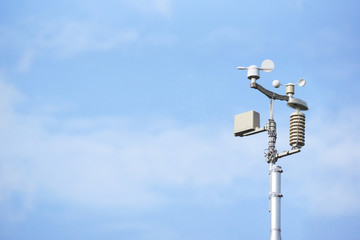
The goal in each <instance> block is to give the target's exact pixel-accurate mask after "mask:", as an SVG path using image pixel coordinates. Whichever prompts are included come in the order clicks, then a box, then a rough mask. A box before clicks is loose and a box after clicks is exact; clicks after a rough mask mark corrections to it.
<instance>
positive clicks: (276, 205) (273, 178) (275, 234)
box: [269, 163, 282, 240]
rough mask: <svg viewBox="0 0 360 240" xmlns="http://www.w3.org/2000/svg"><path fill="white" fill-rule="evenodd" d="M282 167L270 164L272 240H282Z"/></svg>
mask: <svg viewBox="0 0 360 240" xmlns="http://www.w3.org/2000/svg"><path fill="white" fill-rule="evenodd" d="M281 173H282V169H281V167H280V166H275V165H274V164H273V163H270V172H269V175H270V193H269V199H270V240H281V220H280V217H281V197H282V194H281V175H280V174H281Z"/></svg>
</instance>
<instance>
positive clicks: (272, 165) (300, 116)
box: [234, 59, 309, 240]
mask: <svg viewBox="0 0 360 240" xmlns="http://www.w3.org/2000/svg"><path fill="white" fill-rule="evenodd" d="M237 69H239V70H247V78H248V79H249V80H250V88H253V89H257V90H259V91H260V92H261V93H263V94H264V95H265V96H267V97H268V98H269V99H270V116H269V120H268V121H267V123H266V126H264V127H260V114H259V113H258V112H255V111H249V112H246V113H242V114H238V115H236V116H235V124H234V135H235V137H246V136H250V135H253V134H257V133H261V132H265V131H267V132H268V140H269V142H268V148H267V149H266V150H265V159H266V162H267V163H268V164H269V176H270V191H269V201H270V204H269V206H270V209H269V212H270V240H281V221H280V220H281V198H282V197H283V195H282V194H281V173H282V172H283V170H282V168H281V167H280V166H278V165H276V163H277V161H278V160H279V159H280V158H283V157H286V156H289V155H292V154H295V153H299V152H300V151H301V148H302V147H303V146H304V145H305V114H304V113H303V112H301V111H306V110H308V109H309V108H308V106H307V103H306V102H305V101H304V100H301V99H299V98H295V97H294V94H295V86H300V87H303V86H305V83H306V82H305V80H304V79H300V80H299V81H298V82H297V83H287V84H281V83H280V81H279V80H274V81H273V82H272V85H273V86H274V87H275V88H279V87H280V86H285V87H286V94H285V95H280V94H277V93H275V92H272V91H270V90H268V89H266V88H264V87H262V86H261V85H260V84H258V83H257V81H258V80H259V79H260V71H264V72H271V71H272V70H273V69H274V63H273V61H271V60H269V59H268V60H265V61H263V62H262V64H261V67H257V66H255V65H251V66H250V67H238V68H237ZM275 100H280V101H286V102H287V105H288V106H289V107H291V108H293V109H295V111H294V112H293V113H291V114H290V137H289V144H290V146H291V149H289V150H288V151H284V152H281V153H278V152H277V150H276V146H275V145H276V138H277V133H276V122H275V120H274V101H275Z"/></svg>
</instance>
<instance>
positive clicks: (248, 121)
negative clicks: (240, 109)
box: [234, 111, 260, 137]
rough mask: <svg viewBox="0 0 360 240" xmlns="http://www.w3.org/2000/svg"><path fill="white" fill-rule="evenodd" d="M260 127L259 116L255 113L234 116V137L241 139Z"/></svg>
mask: <svg viewBox="0 0 360 240" xmlns="http://www.w3.org/2000/svg"><path fill="white" fill-rule="evenodd" d="M259 127H260V114H259V113H258V112H255V111H250V112H246V113H241V114H237V115H235V124H234V135H235V136H240V137H242V136H243V135H244V134H246V133H250V132H252V131H255V130H256V129H257V128H259Z"/></svg>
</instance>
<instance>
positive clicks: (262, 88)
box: [250, 83, 289, 101]
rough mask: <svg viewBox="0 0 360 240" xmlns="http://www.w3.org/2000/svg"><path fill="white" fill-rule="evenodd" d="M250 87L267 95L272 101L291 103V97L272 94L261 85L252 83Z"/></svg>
mask: <svg viewBox="0 0 360 240" xmlns="http://www.w3.org/2000/svg"><path fill="white" fill-rule="evenodd" d="M250 87H251V88H255V89H257V90H259V91H260V92H262V93H263V94H265V95H266V96H267V97H268V98H270V99H276V100H281V101H289V97H288V96H287V95H280V94H277V93H274V92H272V91H270V90H267V89H266V88H264V87H263V86H261V85H260V84H257V83H252V84H251V85H250Z"/></svg>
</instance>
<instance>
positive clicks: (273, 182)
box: [266, 99, 282, 240]
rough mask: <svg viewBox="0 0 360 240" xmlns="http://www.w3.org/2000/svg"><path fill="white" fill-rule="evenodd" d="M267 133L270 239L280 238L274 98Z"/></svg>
mask: <svg viewBox="0 0 360 240" xmlns="http://www.w3.org/2000/svg"><path fill="white" fill-rule="evenodd" d="M267 127H268V134H269V149H268V152H267V154H266V157H267V162H268V163H269V175H270V191H269V206H270V209H269V211H270V240H281V221H280V218H281V197H282V194H281V175H280V174H281V173H282V169H281V167H280V166H276V165H275V163H276V161H277V151H276V147H275V144H276V137H277V136H276V135H277V134H276V123H275V121H274V99H270V119H269V121H268V126H267Z"/></svg>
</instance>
